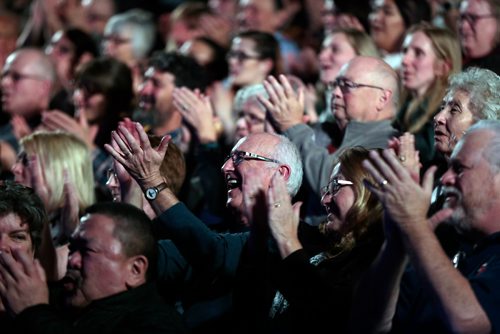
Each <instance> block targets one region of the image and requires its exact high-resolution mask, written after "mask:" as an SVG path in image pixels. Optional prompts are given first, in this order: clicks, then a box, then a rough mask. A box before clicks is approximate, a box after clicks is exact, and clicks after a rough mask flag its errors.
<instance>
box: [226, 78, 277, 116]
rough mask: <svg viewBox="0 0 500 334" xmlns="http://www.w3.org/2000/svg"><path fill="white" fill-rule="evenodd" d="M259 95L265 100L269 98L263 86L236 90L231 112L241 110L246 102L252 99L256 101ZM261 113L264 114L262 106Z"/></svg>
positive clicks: (258, 85)
mask: <svg viewBox="0 0 500 334" xmlns="http://www.w3.org/2000/svg"><path fill="white" fill-rule="evenodd" d="M259 95H260V96H262V97H263V98H265V99H268V98H269V95H268V94H267V91H266V89H265V88H264V85H263V84H255V85H250V86H245V87H243V88H240V89H238V91H237V92H236V96H235V97H234V103H233V110H236V111H241V110H243V106H244V105H245V103H246V102H247V101H249V100H250V99H252V98H254V99H257V96H259ZM262 111H263V112H265V108H264V106H262Z"/></svg>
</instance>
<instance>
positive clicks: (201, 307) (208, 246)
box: [106, 124, 317, 333]
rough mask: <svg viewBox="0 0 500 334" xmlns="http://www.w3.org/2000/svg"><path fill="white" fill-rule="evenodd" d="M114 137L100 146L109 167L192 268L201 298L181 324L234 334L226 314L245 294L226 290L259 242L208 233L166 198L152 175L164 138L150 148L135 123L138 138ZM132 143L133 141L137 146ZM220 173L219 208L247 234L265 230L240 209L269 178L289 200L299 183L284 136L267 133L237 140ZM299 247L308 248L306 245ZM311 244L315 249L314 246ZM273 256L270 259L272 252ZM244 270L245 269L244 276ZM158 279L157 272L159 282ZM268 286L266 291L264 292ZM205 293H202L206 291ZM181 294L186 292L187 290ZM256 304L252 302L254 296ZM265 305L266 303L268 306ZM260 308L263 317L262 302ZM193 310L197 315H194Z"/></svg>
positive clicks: (166, 189) (296, 159) (124, 133)
mask: <svg viewBox="0 0 500 334" xmlns="http://www.w3.org/2000/svg"><path fill="white" fill-rule="evenodd" d="M117 132H118V134H115V135H114V136H113V140H114V143H113V145H112V146H110V145H108V146H107V147H106V148H107V149H108V151H109V152H110V154H111V155H112V156H113V157H114V158H115V159H116V161H117V163H120V164H122V165H123V166H124V167H125V169H127V171H128V172H129V173H130V174H131V175H132V176H133V177H134V179H136V180H137V182H138V183H139V185H140V186H141V188H142V189H143V191H144V193H145V196H146V198H147V199H148V200H149V202H150V203H151V206H152V207H153V209H154V210H155V212H156V213H157V214H158V215H159V219H158V220H157V221H156V222H155V224H156V228H157V232H158V237H159V238H162V237H167V236H168V237H169V238H171V239H172V241H173V242H174V244H175V246H176V247H177V248H178V249H179V251H180V253H181V254H182V255H183V256H184V258H185V259H186V260H187V261H188V262H189V264H190V265H191V267H192V273H193V275H194V276H195V277H196V279H195V281H196V286H195V289H197V290H196V291H199V292H200V293H202V294H203V298H201V299H194V301H195V302H197V303H198V304H197V306H198V307H197V308H196V309H194V308H188V309H187V310H186V312H185V313H184V317H185V320H186V321H187V322H188V323H189V324H190V325H191V329H193V332H194V333H208V332H210V333H214V332H217V333H234V332H239V331H237V330H235V328H236V327H233V326H241V324H240V323H239V322H237V321H236V322H235V321H234V320H235V318H234V314H232V315H231V313H232V312H233V311H234V309H233V303H232V300H233V297H232V294H233V293H238V292H239V293H245V292H246V291H242V290H241V289H238V290H234V286H235V285H236V283H237V282H240V280H241V279H242V276H241V275H243V274H242V272H247V271H248V270H249V267H248V266H247V265H248V262H245V261H246V260H248V259H249V258H252V256H251V255H249V254H251V253H250V252H252V251H253V250H254V248H253V246H255V245H257V244H259V243H258V239H259V237H260V238H262V235H260V232H261V231H260V232H258V233H257V234H256V235H253V236H255V237H257V238H256V239H255V238H254V239H250V238H251V234H250V232H249V231H247V232H242V233H225V234H218V233H215V232H213V231H212V230H210V229H209V228H208V227H207V226H206V225H205V224H203V223H202V222H201V221H200V220H199V219H198V218H197V217H196V216H194V215H193V214H192V213H191V212H190V211H189V210H187V208H186V206H185V205H184V204H183V203H181V202H180V201H179V200H178V199H177V197H176V196H175V195H174V193H173V192H172V190H171V187H170V186H169V180H165V179H164V178H162V177H161V175H160V174H159V165H160V163H161V161H162V159H163V156H164V154H165V152H166V150H167V146H168V144H167V142H168V139H164V140H163V141H162V143H161V144H160V145H159V146H158V148H156V149H153V148H152V147H151V145H150V144H149V141H148V140H147V136H146V134H145V133H144V130H143V129H142V126H141V125H139V124H137V132H138V133H137V134H136V135H135V136H134V135H133V134H131V133H130V132H129V131H128V130H127V129H125V128H119V129H118V131H117ZM134 137H135V138H137V137H138V138H140V140H139V141H137V140H136V139H134ZM129 150H132V151H133V155H130V154H129ZM125 156H128V158H125ZM222 172H223V174H224V177H225V180H226V184H227V189H228V190H227V206H228V208H229V209H230V210H231V211H232V212H233V214H234V215H233V217H234V219H233V223H234V224H241V225H246V226H247V227H248V228H250V229H252V227H254V229H253V230H254V231H257V230H260V229H259V227H258V226H256V225H257V224H258V223H261V224H265V221H264V220H257V219H254V220H252V219H251V217H250V216H251V215H252V214H255V212H253V211H252V210H249V209H248V207H249V206H251V204H249V203H251V202H253V201H257V198H258V197H259V194H260V191H265V190H266V189H268V188H269V187H270V184H271V180H272V178H273V177H274V178H276V177H278V178H283V180H285V182H286V186H287V190H288V193H289V194H290V197H293V196H294V195H295V194H296V193H297V191H298V189H299V187H300V184H301V180H302V166H301V161H300V156H299V154H298V152H297V149H296V148H295V146H294V145H293V144H292V143H291V142H290V141H289V140H288V139H286V138H285V137H282V136H277V135H272V134H268V133H257V134H251V135H249V136H248V137H245V138H242V139H241V140H240V141H239V142H238V143H237V144H236V145H235V147H234V148H233V149H232V151H231V153H230V154H229V156H228V157H227V158H226V161H225V163H224V164H223V166H222ZM274 205H278V206H279V205H281V203H274ZM254 224H256V225H254ZM303 227H304V228H305V229H306V230H307V231H312V230H313V229H314V230H315V231H316V230H317V229H316V228H314V227H311V226H308V225H306V224H303ZM299 237H301V238H302V233H299ZM263 240H264V243H263V245H264V246H267V240H268V239H267V237H264V238H263ZM165 241H167V240H165ZM260 241H262V240H260ZM306 244H308V245H310V243H307V242H306ZM169 245H170V246H169ZM314 246H316V240H315V243H314ZM161 247H162V250H163V251H161V252H160V253H162V254H167V255H168V254H169V252H170V251H173V252H175V249H174V250H171V249H170V248H169V247H171V244H167V243H166V242H161ZM264 248H266V247H264ZM308 250H309V251H311V253H314V254H316V253H315V251H317V250H316V249H313V248H310V249H308ZM274 255H275V256H278V253H275V254H274ZM176 265H177V263H174V264H169V263H168V261H165V262H163V264H162V265H160V267H161V266H163V267H164V268H166V269H165V270H169V269H170V268H169V266H174V267H175V266H176ZM262 265H264V263H262ZM251 269H252V268H251V266H250V271H251V272H252V270H251ZM261 274H262V275H261V276H260V279H261V280H264V281H266V280H267V282H269V284H268V285H269V286H270V287H272V286H274V285H273V284H272V283H271V282H270V280H269V278H268V276H267V273H265V272H262V273H261ZM166 276H167V275H165V274H164V275H163V276H162V277H166ZM243 276H244V275H243ZM166 278H167V279H168V277H166ZM255 283H257V282H255ZM269 286H267V285H266V287H267V288H269ZM240 288H241V286H240ZM244 289H245V290H246V288H244ZM207 291H210V292H209V293H207ZM266 291H267V290H266ZM189 292H190V293H192V294H193V291H189ZM273 292H274V293H275V291H273ZM259 293H260V291H259ZM194 294H195V293H194ZM272 296H274V294H272ZM197 298H199V296H197ZM256 299H258V300H259V301H260V299H259V297H256ZM271 301H272V299H271V300H269V302H271ZM192 302H193V300H191V303H192ZM184 306H187V307H189V306H190V305H189V304H185V305H184ZM267 307H268V308H267V311H269V307H270V304H269V305H267ZM196 310H197V311H198V313H196V312H195V311H196ZM239 311H241V310H239ZM254 311H255V310H252V312H254ZM200 314H201V315H202V317H201V318H203V317H206V318H204V319H200V316H199V315H200ZM237 314H238V315H242V314H244V312H237ZM265 314H266V313H264V315H265ZM246 320H248V319H246ZM256 325H262V324H261V323H258V324H256ZM206 326H209V327H206ZM238 329H239V328H238ZM256 332H259V331H256Z"/></svg>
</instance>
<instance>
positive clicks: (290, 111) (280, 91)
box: [258, 75, 304, 132]
mask: <svg viewBox="0 0 500 334" xmlns="http://www.w3.org/2000/svg"><path fill="white" fill-rule="evenodd" d="M279 80H280V81H279V82H278V80H276V78H274V77H273V76H269V77H268V79H267V80H265V81H264V87H265V89H266V91H267V94H268V95H269V99H268V100H267V99H265V98H263V97H261V96H258V99H259V101H260V102H261V103H262V104H263V105H264V106H265V107H266V109H267V110H268V112H269V114H270V116H271V118H272V121H273V125H274V126H275V127H277V129H278V130H279V131H281V132H283V131H285V130H287V129H289V128H291V127H292V126H295V125H297V124H300V123H303V116H304V90H303V89H302V88H299V92H298V94H297V93H295V91H294V90H293V88H292V86H291V85H290V81H289V80H288V79H287V77H286V76H284V75H280V76H279Z"/></svg>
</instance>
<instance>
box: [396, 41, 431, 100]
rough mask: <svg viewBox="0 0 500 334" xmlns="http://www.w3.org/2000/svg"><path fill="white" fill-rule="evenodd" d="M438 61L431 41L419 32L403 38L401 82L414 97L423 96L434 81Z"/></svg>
mask: <svg viewBox="0 0 500 334" xmlns="http://www.w3.org/2000/svg"><path fill="white" fill-rule="evenodd" d="M437 66H438V59H437V56H436V54H435V52H434V49H433V48H432V42H431V39H430V38H429V37H428V36H427V35H426V34H424V33H423V32H421V31H417V32H415V33H413V34H411V35H408V36H407V37H406V38H405V41H404V43H403V62H402V67H401V80H402V82H403V86H404V87H405V88H406V89H408V90H410V91H411V92H412V93H413V94H416V96H423V95H424V94H425V93H426V92H427V90H428V89H429V87H430V86H431V85H432V84H433V83H434V81H435V80H436V69H437Z"/></svg>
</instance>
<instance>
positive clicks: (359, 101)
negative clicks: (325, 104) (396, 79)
mask: <svg viewBox="0 0 500 334" xmlns="http://www.w3.org/2000/svg"><path fill="white" fill-rule="evenodd" d="M370 72H371V71H370V69H369V68H368V67H365V65H364V61H363V60H360V59H357V60H356V58H355V59H354V60H351V61H350V62H349V63H347V64H346V65H344V66H343V67H342V69H341V70H340V72H339V75H338V78H345V79H346V80H347V81H349V82H351V83H354V84H365V85H374V86H378V85H379V84H380V83H377V82H375V80H374V79H373V78H372V76H371V75H370V74H371V73H370ZM382 92H383V91H382V90H380V89H376V88H372V87H357V88H352V89H349V88H345V89H341V88H340V87H339V86H336V87H334V88H333V91H332V105H331V106H332V113H333V115H334V116H335V119H336V122H337V123H338V125H339V127H340V128H341V129H344V128H345V127H346V125H347V123H349V122H350V121H358V122H370V121H373V120H374V119H375V117H376V116H377V112H376V108H375V104H376V103H377V100H378V99H379V96H380V94H381V93H382Z"/></svg>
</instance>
